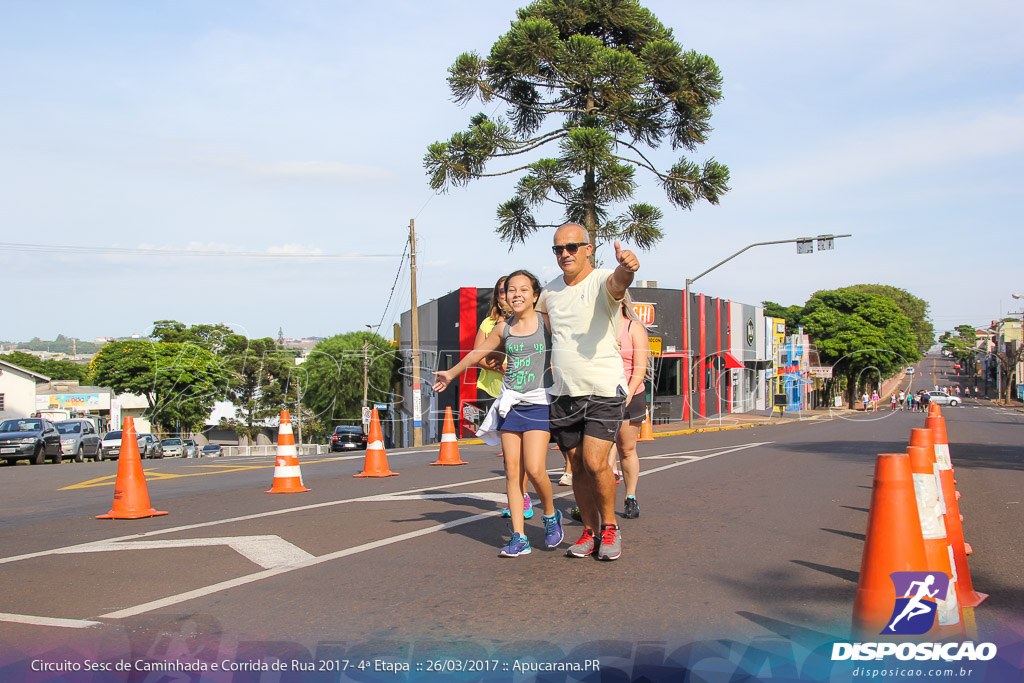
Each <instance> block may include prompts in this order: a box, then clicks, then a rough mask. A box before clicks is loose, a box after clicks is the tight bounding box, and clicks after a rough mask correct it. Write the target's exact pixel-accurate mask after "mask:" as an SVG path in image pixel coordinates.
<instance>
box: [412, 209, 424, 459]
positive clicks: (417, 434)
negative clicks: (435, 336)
mask: <svg viewBox="0 0 1024 683" xmlns="http://www.w3.org/2000/svg"><path fill="white" fill-rule="evenodd" d="M409 277H410V284H409V290H410V291H411V292H412V445H413V446H422V445H423V422H422V421H421V420H420V316H419V310H417V308H416V219H415V218H410V219H409Z"/></svg>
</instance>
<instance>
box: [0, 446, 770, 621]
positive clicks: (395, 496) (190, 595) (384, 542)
mask: <svg viewBox="0 0 1024 683" xmlns="http://www.w3.org/2000/svg"><path fill="white" fill-rule="evenodd" d="M770 443H772V442H771V441H764V442H756V443H749V444H743V445H740V446H735V447H732V448H727V449H724V450H721V451H716V452H713V453H708V454H707V455H702V456H691V455H690V454H692V453H697V452H704V451H707V450H711V449H700V450H699V451H683V452H679V453H669V454H664V455H650V456H646V457H644V458H641V459H643V460H656V459H666V458H680V457H685V459H681V460H677V462H673V463H670V464H668V465H663V466H661V467H656V468H654V469H650V470H646V471H644V472H641V473H640V476H646V475H649V474H655V473H657V472H663V471H665V470H670V469H673V468H676V467H680V466H682V465H689V464H692V463H695V462H700V461H701V460H707V459H709V458H714V457H718V456H719V455H726V454H728V453H735V452H737V451H742V450H746V449H748V448H755V447H758V446H764V445H767V444H770ZM557 471H558V469H553V470H549V472H557ZM504 478H505V477H504V475H502V476H496V477H486V478H483V479H474V480H470V481H465V482H455V483H447V484H441V485H438V486H430V487H424V488H418V489H408V490H406V491H399V492H396V493H392V494H386V495H385V496H383V498H386V499H388V500H416V499H429V497H428V496H424V495H423V494H424V492H426V491H436V490H438V489H450V488H453V487H458V486H470V485H473V484H479V483H484V482H490V481H496V480H502V479H504ZM487 495H498V497H499V498H502V502H504V500H503V497H501V496H500V494H487ZM569 495H572V491H571V490H570V491H565V492H563V493H556V494H554V498H564V497H566V496H569ZM433 496H434V497H436V498H453V497H464V498H474V497H479V498H483V497H485V495H484V494H479V493H467V494H464V495H459V494H433ZM381 498H382V496H379V495H377V496H362V497H359V498H349V499H344V500H336V501H329V502H324V503H315V504H312V505H302V506H298V507H294V508H287V509H284V510H271V511H267V512H261V513H256V514H252V515H244V516H241V517H233V518H230V519H222V520H215V521H211V522H203V523H200V524H189V525H185V526H180V527H174V528H170V529H158V530H155V531H149V532H145V533H141V534H132V535H129V536H122V537H119V538H112V539H107V540H104V541H94V542H91V543H82V544H77V545H74V546H67V547H64V548H55V549H53V550H46V551H41V552H37V553H28V554H25V555H18V556H15V557H7V558H0V564H4V563H7V562H15V561H17V560H24V559H29V558H34V557H42V556H46V555H54V554H66V553H74V552H90V551H89V548H90V547H98V548H102V549H104V550H106V547H107V546H110V545H116V544H117V543H118V542H122V541H132V540H135V539H139V538H145V537H148V536H156V535H162V534H169V533H177V532H180V531H187V530H191V529H198V528H205V527H209V526H216V525H218V524H228V523H231V522H237V521H246V520H251V519H260V518H263V517H271V516H274V515H283V514H288V513H291V512H304V511H307V510H313V509H318V508H326V507H332V506H335V505H342V504H345V503H355V502H373V501H375V500H379V499H381ZM499 514H501V511H500V510H493V511H491V512H484V513H480V514H475V515H470V516H469V517H463V518H462V519H457V520H453V521H451V522H446V523H444V524H437V525H434V526H430V527H426V528H424V529H417V530H415V531H410V532H407V533H404V534H398V535H396V536H391V537H389V538H384V539H380V540H378V541H372V542H369V543H364V544H362V545H358V546H355V547H352V548H345V549H344V550H339V551H336V552H333V553H328V554H326V555H321V556H319V557H314V556H309V557H308V559H304V560H300V561H298V562H294V563H292V564H289V565H287V566H277V567H271V568H268V569H265V570H263V571H259V572H255V573H253V574H248V575H246V576H240V577H237V578H235V579H230V580H228V581H221V582H219V583H215V584H212V585H209V586H204V587H201V588H196V589H194V590H190V591H186V592H184V593H179V594H177V595H171V596H167V597H165V598H161V599H159V600H154V601H151V602H147V603H144V604H141V605H135V606H133V607H127V608H125V609H121V610H117V611H114V612H109V613H107V614H103V615H100V616H99V617H97V618H100V619H125V618H128V617H132V616H137V615H139V614H145V613H147V612H151V611H153V610H157V609H161V608H164V607H169V606H172V605H177V604H180V603H182V602H187V601H189V600H194V599H196V598H201V597H204V596H207V595H212V594H214V593H219V592H221V591H225V590H229V589H231V588H237V587H239V586H244V585H246V584H250V583H254V582H256V581H262V580H263V579H268V578H271V577H274V576H279V575H282V574H286V573H288V572H292V571H296V570H299V569H305V568H307V567H313V566H316V565H318V564H323V563H325V562H330V561H333V560H337V559H341V558H344V557H349V556H352V555H357V554H359V553H363V552H367V551H369V550H376V549H377V548H383V547H387V546H389V545H393V544H395V543H401V542H402V541H408V540H412V539H414V538H420V537H422V536H426V535H429V534H433V533H437V532H439V531H446V530H448V529H452V528H455V527H459V526H463V525H465V524H472V523H474V522H478V521H480V520H483V519H487V518H489V517H495V516H497V515H499ZM193 540H196V539H193ZM198 540H202V539H198ZM170 543H176V541H170ZM165 547H174V546H165ZM293 547H294V546H293ZM110 549H111V550H114V549H127V548H125V547H124V546H121V547H116V548H110ZM296 550H298V548H296ZM302 552H304V551H302ZM307 554H308V553H307ZM4 617H18V618H20V619H22V623H35V624H40V625H50V626H62V625H64V626H68V627H73V628H84V627H85V626H91V625H94V624H97V623H100V622H88V621H84V620H74V619H54V618H50V617H31V616H25V615H4V614H3V613H0V621H4V620H13V619H5V618H4ZM43 621H46V622H47V623H45V624H44V623H43ZM65 622H66V623H65Z"/></svg>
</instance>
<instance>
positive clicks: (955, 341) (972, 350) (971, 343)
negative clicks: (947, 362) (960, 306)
mask: <svg viewBox="0 0 1024 683" xmlns="http://www.w3.org/2000/svg"><path fill="white" fill-rule="evenodd" d="M953 331H954V332H956V334H953V332H945V333H944V334H943V335H942V336H940V337H939V342H940V343H941V344H942V348H943V349H944V350H946V351H949V352H950V353H951V354H953V357H954V358H956V359H957V361H958V362H959V363H960V364H961V365H965V366H968V365H974V358H975V355H976V354H977V350H978V348H977V347H978V344H977V335H978V333H977V331H976V330H975V329H974V326H973V325H957V326H956V327H955V328H954V330H953Z"/></svg>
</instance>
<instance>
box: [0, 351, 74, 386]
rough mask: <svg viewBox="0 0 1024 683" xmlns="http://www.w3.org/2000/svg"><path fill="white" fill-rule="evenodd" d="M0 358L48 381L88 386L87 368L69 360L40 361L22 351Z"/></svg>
mask: <svg viewBox="0 0 1024 683" xmlns="http://www.w3.org/2000/svg"><path fill="white" fill-rule="evenodd" d="M0 358H2V359H4V360H5V361H7V362H8V363H13V364H14V365H17V366H18V367H20V368H25V369H26V370H31V371H32V372H38V373H39V374H40V375H46V376H47V377H49V378H50V379H67V380H78V382H79V384H88V382H89V378H90V375H89V368H88V367H87V366H85V365H81V364H79V363H72V362H71V361H69V360H52V359H51V360H40V359H39V358H37V357H36V356H33V355H32V354H31V353H24V352H22V351H12V352H11V353H8V354H5V355H2V356H0Z"/></svg>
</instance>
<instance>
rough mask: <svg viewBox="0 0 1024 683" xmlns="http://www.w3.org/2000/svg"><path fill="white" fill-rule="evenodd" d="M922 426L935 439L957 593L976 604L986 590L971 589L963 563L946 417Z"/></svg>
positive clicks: (964, 555)
mask: <svg viewBox="0 0 1024 683" xmlns="http://www.w3.org/2000/svg"><path fill="white" fill-rule="evenodd" d="M925 427H927V428H928V429H930V430H931V432H932V439H933V440H934V443H935V446H934V447H935V462H936V464H937V466H938V468H939V485H940V487H941V489H942V500H943V502H944V503H945V504H946V515H945V517H944V519H945V522H946V537H947V538H948V539H949V544H950V545H951V546H953V560H954V563H953V564H954V567H955V568H956V577H957V584H956V585H957V595H958V596H959V598H960V604H961V605H963V606H964V607H977V606H978V605H980V604H981V603H982V601H984V600H985V598H987V597H988V594H986V593H979V592H978V591H976V590H974V582H973V581H972V580H971V569H970V567H969V566H968V564H967V552H966V549H965V547H964V545H965V544H964V527H963V517H962V515H961V514H960V503H959V501H958V500H957V497H956V484H955V483H954V481H953V461H952V459H951V458H950V456H949V438H948V437H947V436H946V418H944V417H942V415H929V416H928V417H927V418H925Z"/></svg>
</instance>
